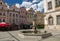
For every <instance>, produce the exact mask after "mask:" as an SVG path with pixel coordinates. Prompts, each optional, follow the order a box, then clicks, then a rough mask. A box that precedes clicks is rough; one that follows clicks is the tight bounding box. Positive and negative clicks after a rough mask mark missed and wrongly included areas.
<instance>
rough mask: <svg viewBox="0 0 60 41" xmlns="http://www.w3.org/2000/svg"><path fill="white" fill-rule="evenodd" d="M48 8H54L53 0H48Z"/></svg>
mask: <svg viewBox="0 0 60 41" xmlns="http://www.w3.org/2000/svg"><path fill="white" fill-rule="evenodd" d="M48 9H52V1H50V2H48Z"/></svg>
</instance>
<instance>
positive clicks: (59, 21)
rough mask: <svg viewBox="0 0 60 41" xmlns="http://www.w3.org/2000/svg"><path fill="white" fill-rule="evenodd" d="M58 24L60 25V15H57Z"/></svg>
mask: <svg viewBox="0 0 60 41" xmlns="http://www.w3.org/2000/svg"><path fill="white" fill-rule="evenodd" d="M57 24H59V25H60V15H58V16H57Z"/></svg>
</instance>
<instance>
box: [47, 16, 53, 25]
mask: <svg viewBox="0 0 60 41" xmlns="http://www.w3.org/2000/svg"><path fill="white" fill-rule="evenodd" d="M48 24H49V25H53V17H49V18H48Z"/></svg>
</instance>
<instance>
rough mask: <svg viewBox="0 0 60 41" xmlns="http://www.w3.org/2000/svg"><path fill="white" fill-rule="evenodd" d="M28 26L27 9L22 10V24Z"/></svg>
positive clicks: (22, 8)
mask: <svg viewBox="0 0 60 41" xmlns="http://www.w3.org/2000/svg"><path fill="white" fill-rule="evenodd" d="M21 23H22V24H27V11H26V9H25V7H21V8H20V24H21Z"/></svg>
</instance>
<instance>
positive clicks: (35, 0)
mask: <svg viewBox="0 0 60 41" xmlns="http://www.w3.org/2000/svg"><path fill="white" fill-rule="evenodd" d="M40 1H41V0H33V3H35V2H40Z"/></svg>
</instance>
